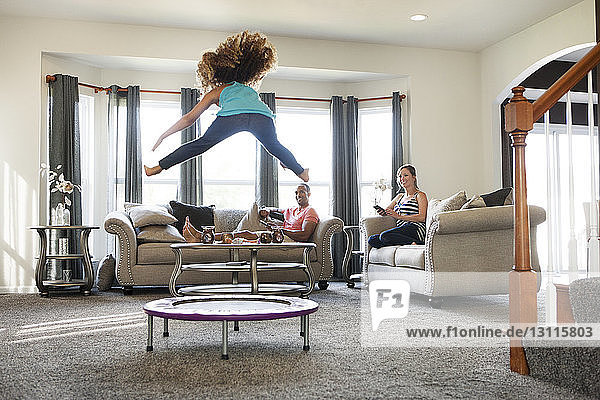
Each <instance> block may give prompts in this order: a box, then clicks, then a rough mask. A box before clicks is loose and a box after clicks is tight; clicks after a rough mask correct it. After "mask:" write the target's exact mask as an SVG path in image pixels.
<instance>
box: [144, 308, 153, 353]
mask: <svg viewBox="0 0 600 400" xmlns="http://www.w3.org/2000/svg"><path fill="white" fill-rule="evenodd" d="M152 325H153V324H152V315H148V342H147V343H146V351H152V350H153V348H152V331H153V329H152V328H153V326H152Z"/></svg>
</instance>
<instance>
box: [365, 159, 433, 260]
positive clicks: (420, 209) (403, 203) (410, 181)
mask: <svg viewBox="0 0 600 400" xmlns="http://www.w3.org/2000/svg"><path fill="white" fill-rule="evenodd" d="M396 180H397V182H398V184H399V185H400V186H402V187H403V188H404V193H399V194H398V195H397V196H396V197H394V199H393V200H392V202H391V203H390V204H389V205H388V206H387V208H385V209H383V208H381V207H377V206H376V208H377V213H378V214H379V215H381V216H385V215H390V216H392V217H394V218H395V219H396V225H397V226H396V227H395V228H392V229H388V230H387V231H383V232H381V233H380V234H377V235H372V236H370V237H369V245H371V246H372V247H375V248H381V247H384V246H397V245H405V244H425V219H426V218H427V195H426V194H425V193H424V192H422V191H420V190H419V188H418V186H417V172H416V170H415V167H413V166H412V165H410V164H404V165H403V166H401V167H400V168H399V169H398V172H397V173H396Z"/></svg>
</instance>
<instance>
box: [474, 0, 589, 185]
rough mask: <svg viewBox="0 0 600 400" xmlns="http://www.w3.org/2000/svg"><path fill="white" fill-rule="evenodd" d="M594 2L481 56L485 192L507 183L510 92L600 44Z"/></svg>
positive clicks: (569, 10) (540, 25) (494, 46)
mask: <svg viewBox="0 0 600 400" xmlns="http://www.w3.org/2000/svg"><path fill="white" fill-rule="evenodd" d="M594 15H595V6H594V0H586V1H582V2H581V3H579V4H576V5H575V6H573V7H571V8H569V9H567V10H565V11H563V12H561V13H558V14H556V15H554V16H552V17H549V18H547V19H546V20H544V21H542V22H540V23H538V24H536V25H534V26H532V27H529V28H528V29H525V30H524V31H521V32H519V33H517V34H515V35H513V36H511V37H509V38H507V39H505V40H503V41H501V42H498V43H496V44H494V45H493V46H490V47H488V48H486V49H485V50H483V51H482V52H481V102H482V103H481V111H482V119H481V124H482V125H481V129H480V132H479V134H480V136H481V138H480V142H481V144H482V147H481V149H480V150H479V151H481V152H482V154H483V155H484V158H483V164H482V168H481V169H482V173H483V176H482V178H483V188H484V189H494V188H497V187H499V186H500V185H501V183H502V176H501V172H502V171H501V136H500V135H501V133H500V132H501V130H500V129H501V127H500V107H499V105H500V104H501V103H502V101H503V100H504V99H505V98H507V97H510V96H509V95H510V89H511V88H512V87H513V86H516V85H518V84H519V83H520V82H522V81H523V79H524V78H526V77H527V76H529V75H530V74H531V73H532V72H533V71H535V70H537V69H538V68H539V67H541V66H542V65H544V64H546V63H548V62H550V61H552V60H553V59H555V58H557V57H559V56H561V55H564V54H567V53H570V52H571V51H572V50H574V49H575V48H577V47H581V45H589V44H590V43H594V42H595V22H594Z"/></svg>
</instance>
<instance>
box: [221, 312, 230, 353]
mask: <svg viewBox="0 0 600 400" xmlns="http://www.w3.org/2000/svg"><path fill="white" fill-rule="evenodd" d="M227 329H228V326H227V321H223V349H222V350H221V359H222V360H229V354H227V333H228V332H227Z"/></svg>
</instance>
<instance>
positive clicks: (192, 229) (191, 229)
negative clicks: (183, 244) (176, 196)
mask: <svg viewBox="0 0 600 400" xmlns="http://www.w3.org/2000/svg"><path fill="white" fill-rule="evenodd" d="M186 231H187V232H188V235H190V236H191V237H193V238H194V239H195V241H194V242H201V241H202V232H200V231H198V230H197V229H196V228H195V227H194V225H192V223H191V222H190V217H185V224H184V225H183V232H184V233H185V232H186ZM183 237H184V238H185V235H183ZM186 240H187V238H186Z"/></svg>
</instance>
